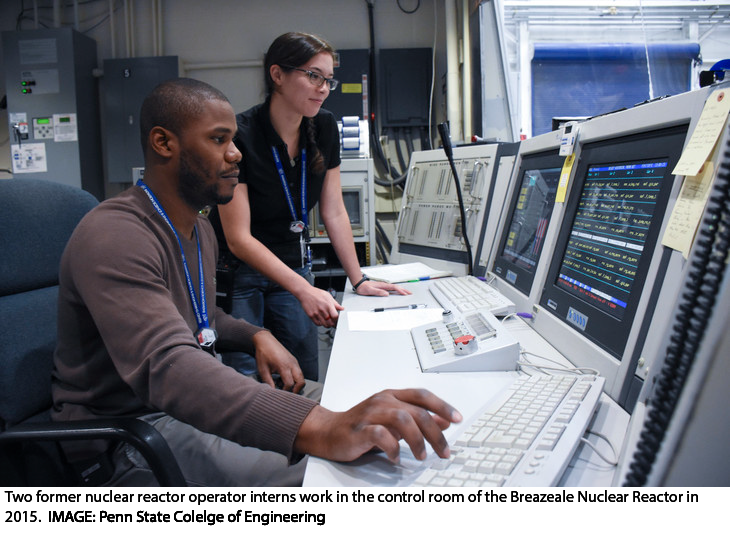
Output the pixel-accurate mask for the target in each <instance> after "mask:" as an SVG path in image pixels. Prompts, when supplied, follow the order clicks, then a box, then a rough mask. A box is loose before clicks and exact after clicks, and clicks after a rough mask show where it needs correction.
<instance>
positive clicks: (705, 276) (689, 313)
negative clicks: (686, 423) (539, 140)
mask: <svg viewBox="0 0 730 539" xmlns="http://www.w3.org/2000/svg"><path fill="white" fill-rule="evenodd" d="M728 149H730V142H729V143H728V148H726V150H725V152H723V154H722V155H723V161H722V162H721V164H720V167H719V170H720V171H719V172H718V174H717V177H716V179H715V182H714V185H713V190H712V193H711V195H710V197H709V200H708V202H707V209H706V211H705V217H704V218H703V220H702V226H701V227H700V229H699V230H698V231H697V239H696V240H695V246H694V248H693V250H692V255H691V257H690V259H689V260H688V264H689V271H688V275H687V278H686V279H685V281H684V284H683V287H682V290H681V292H680V300H679V301H680V303H679V305H678V306H677V312H676V314H675V321H674V324H673V326H672V330H671V331H672V332H671V334H670V335H669V344H668V346H667V349H666V352H665V357H664V363H663V365H662V369H661V371H660V373H659V375H658V378H657V382H656V386H655V390H654V393H653V395H652V396H651V400H650V401H648V406H647V414H646V418H645V420H644V424H643V427H642V431H641V434H640V436H639V441H638V443H637V445H636V450H635V452H634V455H633V458H632V461H631V464H630V465H629V471H628V473H627V474H626V478H625V482H624V486H629V487H638V486H644V485H645V484H646V481H647V478H648V476H649V474H650V473H651V471H652V468H653V466H654V461H655V459H656V456H657V454H658V453H659V450H660V448H661V445H662V443H663V441H664V436H665V435H666V432H667V428H668V427H669V423H670V421H671V419H672V415H673V413H674V409H675V407H676V406H677V402H678V401H679V398H680V396H681V394H682V389H683V387H684V384H685V381H686V379H687V376H688V375H689V372H690V370H691V368H692V364H693V363H694V360H695V357H696V355H697V351H698V349H699V347H700V344H701V342H702V338H703V337H704V333H705V331H706V328H707V326H708V324H709V321H710V318H711V317H712V315H713V307H714V302H715V298H716V296H717V292H718V290H719V287H720V284H721V282H722V280H723V278H724V275H725V269H726V267H727V264H726V261H727V259H728V255H730V238H729V236H730V152H728Z"/></svg>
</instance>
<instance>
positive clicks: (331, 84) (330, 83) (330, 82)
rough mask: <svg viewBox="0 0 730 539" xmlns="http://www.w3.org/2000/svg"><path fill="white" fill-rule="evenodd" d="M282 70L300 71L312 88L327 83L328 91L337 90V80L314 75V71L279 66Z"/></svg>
mask: <svg viewBox="0 0 730 539" xmlns="http://www.w3.org/2000/svg"><path fill="white" fill-rule="evenodd" d="M281 67H283V68H284V69H293V70H294V71H301V72H302V73H306V74H307V76H308V77H309V82H311V83H312V84H313V85H314V86H316V87H317V88H319V87H321V86H322V85H323V84H324V83H325V82H326V83H327V87H328V88H329V89H330V90H334V89H335V88H337V85H338V84H339V83H340V81H338V80H337V79H328V78H326V77H325V76H323V75H320V74H319V73H315V72H314V71H309V70H308V69H302V68H300V67H294V66H285V65H283V66H281Z"/></svg>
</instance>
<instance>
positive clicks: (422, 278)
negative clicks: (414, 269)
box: [406, 276, 431, 283]
mask: <svg viewBox="0 0 730 539" xmlns="http://www.w3.org/2000/svg"><path fill="white" fill-rule="evenodd" d="M430 280H431V277H428V276H426V277H419V278H418V279H411V280H410V281H406V282H407V283H417V282H419V281H430Z"/></svg>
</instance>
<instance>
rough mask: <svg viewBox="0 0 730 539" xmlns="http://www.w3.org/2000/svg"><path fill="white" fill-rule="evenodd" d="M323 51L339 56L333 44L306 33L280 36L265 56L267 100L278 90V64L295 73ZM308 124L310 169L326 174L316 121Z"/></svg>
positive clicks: (310, 121)
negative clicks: (274, 77) (274, 68)
mask: <svg viewBox="0 0 730 539" xmlns="http://www.w3.org/2000/svg"><path fill="white" fill-rule="evenodd" d="M322 52H326V53H329V54H331V55H332V56H333V57H334V55H335V50H334V48H333V47H332V45H330V44H329V43H327V41H325V40H324V39H322V38H321V37H319V36H315V35H313V34H305V33H303V32H287V33H286V34H282V35H280V36H279V37H277V38H276V39H275V40H274V42H273V43H272V44H271V46H270V47H269V50H268V51H266V55H265V56H264V87H265V88H266V97H267V98H268V97H270V96H271V94H272V92H273V91H274V81H273V80H271V66H273V65H278V66H279V67H280V68H281V69H282V70H284V71H291V68H292V67H301V66H303V65H304V64H306V63H307V62H308V61H309V60H310V59H312V58H313V57H314V56H316V55H317V54H320V53H322ZM285 66H289V67H285ZM304 122H305V128H306V132H307V153H308V154H309V155H311V158H310V169H311V170H313V171H315V172H322V170H323V168H324V159H323V158H322V154H321V153H320V152H319V149H318V148H317V145H316V144H315V143H314V135H315V129H314V119H313V118H305V119H304Z"/></svg>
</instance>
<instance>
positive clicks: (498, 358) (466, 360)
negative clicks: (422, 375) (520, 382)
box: [411, 309, 520, 372]
mask: <svg viewBox="0 0 730 539" xmlns="http://www.w3.org/2000/svg"><path fill="white" fill-rule="evenodd" d="M411 336H412V338H413V343H414V345H415V347H416V354H417V355H418V362H419V363H420V365H421V370H422V371H423V372H483V371H511V370H515V369H516V368H517V361H518V359H519V356H520V344H519V342H518V341H517V339H516V338H515V337H514V336H513V335H512V334H511V333H510V332H509V331H507V330H506V329H505V328H504V327H503V326H502V324H501V322H500V321H499V320H497V318H496V317H495V316H494V315H493V314H492V313H491V312H490V311H489V310H488V309H480V310H477V311H475V312H472V313H470V314H467V315H466V316H463V317H462V316H459V315H456V314H454V313H452V312H451V311H448V310H446V311H444V313H443V318H442V320H441V321H440V322H436V323H433V322H431V323H429V324H424V325H422V326H417V327H415V328H413V329H411Z"/></svg>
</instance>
